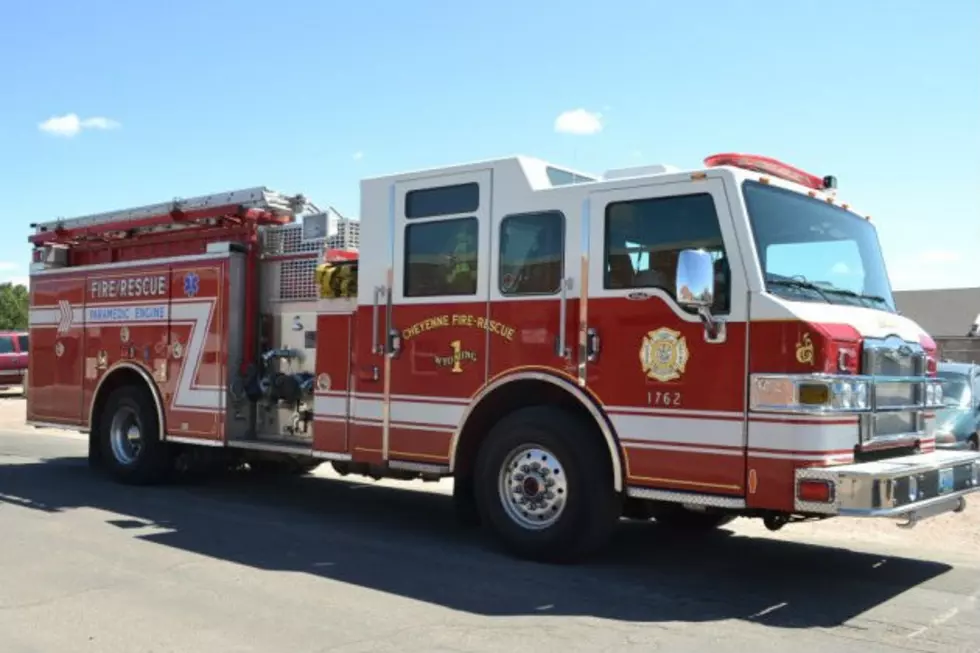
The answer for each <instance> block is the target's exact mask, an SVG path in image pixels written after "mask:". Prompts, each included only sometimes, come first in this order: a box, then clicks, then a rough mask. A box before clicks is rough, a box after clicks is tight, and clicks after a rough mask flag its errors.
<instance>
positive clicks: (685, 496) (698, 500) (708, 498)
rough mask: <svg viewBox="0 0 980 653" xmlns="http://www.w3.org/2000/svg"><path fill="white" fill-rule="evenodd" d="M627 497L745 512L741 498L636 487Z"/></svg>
mask: <svg viewBox="0 0 980 653" xmlns="http://www.w3.org/2000/svg"><path fill="white" fill-rule="evenodd" d="M626 494H627V496H629V497H631V498H633V499H645V500H647V501H669V502H670V503H680V504H684V505H685V506H690V507H692V508H707V507H711V508H728V509H730V510H744V509H745V499H743V498H741V497H729V496H720V495H717V494H701V493H699V492H677V491H675V490H656V489H654V488H649V487H637V486H635V485H633V486H630V487H628V488H626Z"/></svg>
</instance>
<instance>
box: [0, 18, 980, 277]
mask: <svg viewBox="0 0 980 653" xmlns="http://www.w3.org/2000/svg"><path fill="white" fill-rule="evenodd" d="M196 5H200V6H196ZM685 5H688V6H685ZM202 7H203V8H202ZM4 13H5V17H6V21H5V22H6V24H7V25H12V26H19V27H17V28H16V29H8V30H6V31H5V35H4V39H3V40H0V154H2V159H0V160H2V161H3V163H2V164H0V166H2V174H0V191H2V192H3V197H4V205H3V209H2V212H3V220H4V222H5V223H6V224H7V225H8V226H9V227H8V230H7V233H8V236H7V237H6V238H4V239H3V241H2V242H0V275H3V276H4V277H6V278H15V279H16V278H22V277H23V276H24V275H26V264H27V259H28V256H29V250H28V247H27V244H26V237H27V235H28V231H29V230H28V224H29V223H30V222H33V221H39V220H46V219H51V218H54V217H57V216H74V215H80V214H84V213H89V212H96V211H102V210H109V209H115V208H123V207H127V206H131V205H137V204H144V203H151V202H157V201H165V200H168V199H170V198H172V197H174V196H178V195H179V196H185V197H186V196H190V195H195V194H203V193H208V192H214V191H220V190H227V189H232V188H244V187H248V186H252V185H267V186H270V187H273V188H276V189H281V190H283V191H287V192H304V193H306V194H307V195H309V196H310V197H311V198H312V199H313V200H314V201H316V202H317V203H318V204H320V205H326V204H332V205H334V206H336V207H337V208H338V209H339V210H340V211H341V212H343V213H347V214H349V215H356V214H357V212H358V186H357V181H358V179H359V178H361V177H363V176H369V175H377V174H384V173H388V172H397V171H402V170H406V169H412V168H417V167H425V166H434V165H442V164H451V163H458V162H464V161H470V160H474V159H483V158H488V157H496V156H501V155H508V154H514V153H523V154H528V155H533V156H540V157H542V158H546V159H550V160H553V161H555V162H556V163H561V164H566V165H572V166H575V167H578V168H582V169H585V170H587V171H592V172H597V173H598V172H602V171H603V170H606V169H608V168H614V167H621V166H624V165H633V164H640V163H672V164H675V165H680V166H695V165H698V164H699V162H700V161H701V160H702V159H703V158H704V157H705V156H707V155H709V154H712V153H716V152H723V151H745V152H753V153H759V154H766V155H769V156H775V157H777V158H780V159H783V160H786V161H787V162H790V163H793V164H795V165H798V166H800V167H803V168H805V169H808V170H812V171H813V172H817V173H819V174H835V175H837V177H838V178H839V180H840V196H841V198H842V199H844V200H845V201H848V202H851V203H852V204H854V205H855V206H856V207H857V208H859V209H861V210H864V211H867V212H868V213H871V214H872V216H873V219H874V221H875V222H876V224H877V225H878V228H879V230H880V236H881V240H882V244H883V248H884V251H885V257H886V260H887V262H888V265H889V267H890V273H891V275H892V277H893V283H894V285H895V287H896V288H899V289H901V288H920V287H943V286H967V285H980V265H977V264H976V263H974V262H973V261H974V260H975V259H974V258H973V257H974V256H976V254H977V252H978V250H980V203H978V200H977V194H978V191H980V38H978V36H977V35H978V34H980V3H977V2H976V1H975V0H973V1H971V0H930V1H929V2H925V1H913V0H894V1H890V2H884V0H861V1H856V0H852V1H851V2H846V1H842V0H820V1H803V0H794V2H765V1H762V0H759V1H755V2H735V1H734V0H728V1H724V0H713V1H712V2H699V3H690V4H688V3H682V2H678V1H676V0H673V1H671V2H666V1H660V0H658V1H652V0H648V1H645V2H644V1H641V0H631V1H629V2H626V1H621V2H609V3H596V2H588V3H587V2H584V1H581V0H564V1H563V2H560V3H559V2H527V0H521V1H516V0H497V1H495V2H486V3H470V2H449V1H448V0H416V1H415V2H396V1H395V0H363V1H361V2H344V3H339V2H332V1H328V0H323V1H322V2H314V1H313V0H305V1H293V0H279V1H277V2H275V3H269V2H258V1H256V0H241V1H239V2H231V1H228V0H212V1H208V2H205V0H197V1H196V2H191V1H188V0H170V1H168V2H166V3H143V2H139V3H137V2H133V3H123V2H119V1H118V0H92V1H88V2H84V3H77V2H69V1H68V0H58V1H50V2H43V3H13V4H11V5H10V6H8V7H7V8H6V9H5V12H4ZM577 109H582V110H584V111H585V112H590V113H594V114H600V116H599V123H600V124H601V126H602V129H601V130H600V131H598V132H597V133H594V134H591V135H582V134H579V135H574V134H566V133H558V132H556V130H555V121H556V118H557V117H558V116H559V115H560V114H561V113H563V112H566V111H573V110H577ZM71 115H74V116H76V118H71V117H69V118H64V117H65V116H71ZM53 117H60V118H61V120H60V121H57V122H56V123H55V125H56V126H58V127H60V128H61V131H62V133H64V132H65V131H66V129H67V130H68V131H71V129H73V128H75V127H77V128H78V132H77V133H75V134H74V136H65V135H60V136H59V135H56V134H52V133H49V132H45V131H43V130H42V129H40V128H39V125H41V124H42V123H44V122H45V121H47V120H49V119H50V118H53ZM76 121H77V124H76Z"/></svg>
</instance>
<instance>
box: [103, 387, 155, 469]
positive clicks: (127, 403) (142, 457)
mask: <svg viewBox="0 0 980 653" xmlns="http://www.w3.org/2000/svg"><path fill="white" fill-rule="evenodd" d="M98 438H99V447H100V449H101V456H100V458H101V460H102V461H103V463H104V465H105V467H106V469H107V470H108V472H109V473H110V474H111V475H112V476H113V477H114V478H115V479H116V480H119V481H122V482H125V483H132V484H138V485H143V484H149V483H157V482H160V481H162V480H164V478H165V477H166V476H167V474H168V473H169V472H170V470H171V459H170V451H169V449H168V447H167V444H166V443H164V442H161V441H160V423H159V418H158V415H157V411H156V407H155V406H154V405H153V400H152V398H151V396H150V393H149V391H148V390H147V389H145V388H140V387H132V386H123V387H119V388H116V389H115V390H113V391H112V394H111V395H110V396H109V398H108V400H107V401H106V403H105V407H104V409H103V410H102V414H101V415H100V416H99V431H98Z"/></svg>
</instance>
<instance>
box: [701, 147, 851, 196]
mask: <svg viewBox="0 0 980 653" xmlns="http://www.w3.org/2000/svg"><path fill="white" fill-rule="evenodd" d="M704 165H706V166H707V167H709V168H714V167H717V166H734V167H736V168H742V169H743V170H752V171H753V172H761V173H763V174H767V175H772V176H773V177H779V178H780V179H785V180H786V181H791V182H793V183H796V184H800V185H801V186H806V187H807V188H812V189H814V190H831V189H836V188H837V178H836V177H834V176H832V175H827V176H826V177H822V178H821V177H818V176H816V175H811V174H810V173H809V172H806V171H804V170H800V169H799V168H795V167H793V166H791V165H789V164H786V163H783V162H782V161H777V160H776V159H773V158H770V157H768V156H759V155H757V154H734V153H725V154H714V155H712V156H709V157H708V158H707V159H705V160H704Z"/></svg>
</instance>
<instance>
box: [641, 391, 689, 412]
mask: <svg viewBox="0 0 980 653" xmlns="http://www.w3.org/2000/svg"><path fill="white" fill-rule="evenodd" d="M647 403H648V404H649V405H651V406H661V407H665V408H676V407H677V406H680V405H681V393H680V392H678V391H673V392H662V391H660V390H658V391H657V392H648V393H647Z"/></svg>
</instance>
